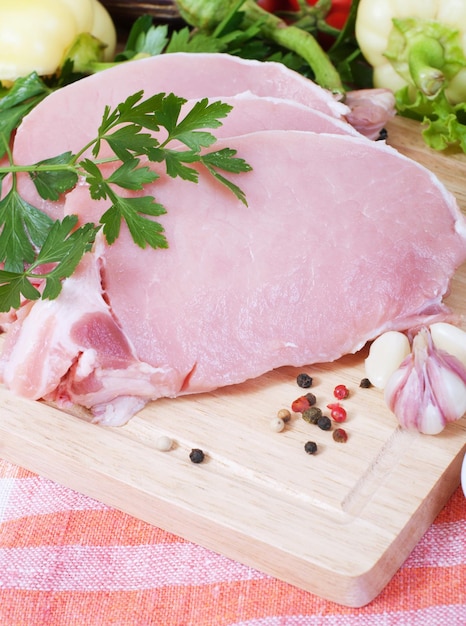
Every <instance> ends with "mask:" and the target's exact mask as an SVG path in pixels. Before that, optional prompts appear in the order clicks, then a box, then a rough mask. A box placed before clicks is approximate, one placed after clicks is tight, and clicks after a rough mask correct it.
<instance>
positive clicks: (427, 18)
mask: <svg viewBox="0 0 466 626" xmlns="http://www.w3.org/2000/svg"><path fill="white" fill-rule="evenodd" d="M356 38H357V41H358V44H359V46H360V48H361V51H362V53H363V55H364V56H365V58H366V59H367V61H368V62H369V63H370V65H371V66H372V67H373V68H374V72H373V80H374V85H375V86H376V87H385V88H388V89H391V90H392V91H394V92H397V91H398V90H399V89H401V88H403V87H404V86H406V85H412V86H413V87H416V88H417V89H419V91H420V92H422V93H423V94H424V95H425V96H426V97H427V98H435V97H436V95H437V94H438V93H439V92H440V91H441V90H444V92H445V95H446V97H447V99H448V101H449V102H451V103H452V104H455V103H458V102H465V101H466V59H465V55H466V0H360V3H359V7H358V13H357V19H356Z"/></svg>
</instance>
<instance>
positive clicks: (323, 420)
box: [317, 415, 332, 430]
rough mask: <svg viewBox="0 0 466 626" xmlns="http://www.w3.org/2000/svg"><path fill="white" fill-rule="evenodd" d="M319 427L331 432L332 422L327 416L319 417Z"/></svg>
mask: <svg viewBox="0 0 466 626" xmlns="http://www.w3.org/2000/svg"><path fill="white" fill-rule="evenodd" d="M317 426H318V427H319V428H320V429H321V430H330V429H331V428H332V421H331V419H330V418H329V417H327V416H326V415H322V417H319V419H318V420H317Z"/></svg>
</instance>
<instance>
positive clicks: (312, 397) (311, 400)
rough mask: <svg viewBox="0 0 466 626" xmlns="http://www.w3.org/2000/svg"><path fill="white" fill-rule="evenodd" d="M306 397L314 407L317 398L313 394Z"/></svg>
mask: <svg viewBox="0 0 466 626" xmlns="http://www.w3.org/2000/svg"><path fill="white" fill-rule="evenodd" d="M304 397H305V398H307V399H308V400H309V404H310V406H312V405H313V404H315V403H316V402H317V398H316V397H315V395H314V394H313V393H307V394H306V395H305V396H304Z"/></svg>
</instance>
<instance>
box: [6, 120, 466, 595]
mask: <svg viewBox="0 0 466 626" xmlns="http://www.w3.org/2000/svg"><path fill="white" fill-rule="evenodd" d="M388 130H389V143H391V144H392V145H395V146H396V147H398V148H399V149H400V150H401V151H402V152H404V153H405V154H407V155H409V156H411V157H412V158H414V159H416V160H418V161H419V162H421V163H423V164H424V165H427V166H428V167H430V168H431V169H432V170H433V171H435V172H436V173H437V175H438V176H439V177H440V179H441V180H443V181H444V182H445V183H446V185H447V186H448V187H449V188H450V189H451V190H452V191H453V192H454V193H455V194H456V195H457V197H458V201H459V203H460V205H461V207H462V209H463V210H466V185H465V182H464V181H465V176H466V158H465V157H464V156H463V155H458V154H455V153H451V154H448V155H444V154H438V153H435V152H433V151H430V150H429V149H428V148H426V147H425V146H424V144H423V142H422V139H421V136H420V128H419V125H418V124H415V123H413V122H409V121H408V120H403V119H395V120H394V121H393V122H392V123H391V124H390V125H389V128H388ZM449 303H450V304H451V306H452V307H453V308H454V309H455V310H456V311H457V312H458V313H466V304H465V303H466V267H463V268H461V269H460V270H459V272H458V273H457V275H456V277H455V279H454V281H453V287H452V292H451V295H450V297H449ZM364 356H365V353H364V351H362V352H361V353H359V354H357V355H353V356H348V357H345V358H343V359H341V360H340V361H338V362H336V363H333V364H326V365H321V366H320V365H319V366H312V367H308V368H300V369H296V368H287V367H285V368H281V369H279V370H276V371H273V372H270V373H268V374H266V375H265V376H262V377H261V378H258V379H255V380H252V381H249V382H247V383H244V384H242V385H237V386H232V387H228V388H225V389H221V390H218V391H216V392H213V393H209V394H200V395H197V396H193V397H184V398H179V399H176V400H159V401H157V402H154V403H152V404H151V405H149V406H148V407H146V408H145V409H144V410H143V411H142V412H141V413H140V414H139V415H137V416H136V417H135V418H133V419H132V420H131V421H130V422H129V424H127V425H126V426H124V427H121V428H105V427H100V426H96V425H93V424H90V423H88V422H87V421H86V420H85V419H82V418H79V417H77V416H76V415H69V414H65V413H63V412H61V411H59V410H57V409H55V408H54V407H51V406H47V405H46V404H44V403H39V402H31V401H28V400H25V399H22V398H17V397H15V396H13V395H12V394H11V393H10V392H8V391H7V390H5V389H4V388H1V387H0V412H1V420H0V456H2V457H3V458H5V459H7V460H9V461H11V462H13V463H16V464H18V465H21V466H24V467H26V468H28V469H30V470H32V471H35V472H37V473H39V474H41V475H43V476H46V477H48V478H50V479H52V480H55V481H57V482H59V483H61V484H64V485H66V486H68V487H71V488H73V489H76V490H78V491H80V492H82V493H85V494H87V495H89V496H92V497H94V498H97V499H99V500H101V501H102V502H105V503H106V504H108V505H111V506H114V507H117V508H119V509H121V510H123V511H125V512H127V513H129V514H131V515H134V516H136V517H138V518H141V519H143V520H145V521H147V522H150V523H152V524H155V525H157V526H160V527H162V528H164V529H166V530H168V531H171V532H173V533H176V534H178V535H180V536H183V537H185V538H187V539H189V540H191V541H194V542H196V543H198V544H200V545H203V546H206V547H207V548H210V549H212V550H215V551H217V552H220V553H222V554H224V555H226V556H228V557H231V558H233V559H236V560H238V561H241V562H243V563H245V564H248V565H251V566H253V567H255V568H257V569H260V570H262V571H264V572H267V573H269V574H271V575H273V576H275V577H277V578H280V579H282V580H285V581H288V582H290V583H292V584H293V585H296V586H298V587H301V588H303V589H306V590H308V591H310V592H312V593H315V594H318V595H320V596H322V597H324V598H327V599H330V600H333V601H335V602H338V603H340V604H343V605H347V606H352V607H359V606H363V605H365V604H367V603H368V602H370V601H371V600H372V599H373V598H374V597H376V596H377V595H378V594H379V593H380V591H381V590H382V589H383V587H384V586H385V585H386V584H387V583H388V581H389V580H390V579H391V577H392V576H393V575H394V573H395V572H396V570H397V569H398V568H399V567H400V565H401V564H402V563H403V561H404V560H405V559H406V558H407V556H408V555H409V553H410V552H411V550H412V549H413V548H414V546H415V545H416V543H417V541H418V540H419V539H420V537H421V536H422V534H423V533H424V532H425V530H426V529H427V528H428V527H429V525H430V524H431V523H432V521H433V519H434V517H435V516H436V514H437V513H438V512H439V510H440V509H441V508H442V507H443V506H444V504H445V503H446V501H447V500H448V498H449V497H450V495H451V493H452V492H453V490H454V489H455V488H456V487H457V485H458V484H459V477H460V466H461V462H462V459H463V455H464V451H465V447H466V419H465V418H463V419H462V420H459V421H458V422H456V423H454V424H451V425H449V426H448V427H447V428H446V429H445V430H444V432H443V433H441V434H440V435H437V436H435V437H429V436H423V435H419V434H417V433H411V432H406V431H402V430H400V429H399V428H398V427H397V424H396V421H395V418H394V417H393V415H392V414H391V413H390V412H389V411H388V409H387V407H386V405H385V403H384V401H383V397H382V393H381V392H380V391H379V390H377V389H374V388H371V389H363V388H360V387H359V383H360V380H361V378H363V377H364ZM301 371H307V372H308V373H309V374H311V375H312V376H313V378H314V383H313V388H312V390H313V392H314V393H315V395H316V396H317V400H318V404H319V406H321V407H325V405H326V404H327V403H328V402H330V401H332V390H333V388H334V386H335V385H336V384H340V383H344V384H346V385H347V386H348V388H349V389H350V396H349V397H348V398H347V399H346V400H345V401H344V402H345V407H346V408H347V411H348V420H347V422H346V423H345V428H346V430H347V432H348V434H349V439H348V441H347V443H345V444H342V443H336V442H335V441H334V440H333V438H332V434H331V433H330V432H324V431H321V430H319V429H318V428H317V427H315V426H312V425H310V424H307V423H306V422H304V421H303V420H302V419H300V418H298V417H297V416H293V418H292V420H291V422H290V423H289V424H288V425H287V427H286V429H285V430H284V431H283V432H281V433H275V432H272V430H271V429H270V421H271V419H272V418H273V417H274V416H275V415H276V413H277V411H278V409H280V408H283V407H289V406H290V404H291V402H292V400H294V399H295V398H296V397H297V396H298V395H301V392H302V390H300V388H299V387H298V386H297V384H296V376H297V374H298V373H300V372H301ZM161 435H168V436H169V437H171V438H173V440H174V442H175V444H174V446H173V448H172V449H171V450H170V451H168V452H161V451H159V450H158V449H157V440H158V438H159V437H160V436H161ZM308 440H314V441H316V442H317V444H318V446H319V451H318V453H317V454H316V455H313V456H310V455H308V454H306V453H305V452H304V444H305V442H306V441H308ZM192 448H201V449H203V450H204V452H205V454H206V459H205V461H204V462H203V463H201V464H199V465H195V464H193V463H191V462H190V460H189V452H190V450H191V449H192Z"/></svg>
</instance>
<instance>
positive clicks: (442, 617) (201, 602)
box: [0, 461, 466, 626]
mask: <svg viewBox="0 0 466 626" xmlns="http://www.w3.org/2000/svg"><path fill="white" fill-rule="evenodd" d="M465 531H466V501H465V499H464V496H463V494H462V492H461V491H460V489H458V490H457V491H456V493H455V494H454V496H453V497H452V498H451V500H450V502H449V503H448V505H447V506H446V507H445V509H444V510H443V511H442V512H441V513H440V515H439V516H438V517H437V519H436V520H435V522H434V524H433V525H432V527H431V528H430V529H429V530H428V531H427V533H426V534H425V535H424V537H423V538H422V540H421V541H420V543H419V544H418V546H417V547H416V548H415V550H414V551H413V553H412V554H411V555H410V557H409V558H408V559H407V561H406V562H405V564H404V565H403V567H402V568H401V569H400V571H399V572H398V573H397V574H396V575H395V577H394V578H393V580H392V581H391V582H390V584H389V585H388V586H387V587H386V589H385V590H384V591H383V592H382V593H381V594H380V596H379V597H378V598H376V599H375V600H374V601H373V602H372V603H370V604H369V605H368V606H366V607H363V608H361V609H350V608H347V607H343V606H340V605H337V604H334V603H332V602H328V601H325V600H322V599H321V598H318V597H316V596H313V595H312V594H309V593H306V592H304V591H302V590H300V589H297V588H295V587H292V586H290V585H288V584H286V583H283V582H281V581H279V580H276V579H274V578H271V577H270V576H267V575H265V574H263V573H262V572H259V571H257V570H255V569H253V568H250V567H246V566H244V565H242V564H240V563H237V562H235V561H232V560H230V559H227V558H225V557H223V556H220V555H218V554H214V553H213V552H210V551H209V550H206V549H205V548H202V547H200V546H197V545H195V544H192V543H189V542H187V541H184V540H183V539H180V538H179V537H175V536H174V535H171V534H170V533H167V532H164V531H163V530H161V529H158V528H155V527H153V526H150V525H148V524H145V523H143V522H141V521H139V520H137V519H135V518H133V517H130V516H128V515H125V514H123V513H121V512H119V511H116V510H114V509H111V508H109V507H107V506H105V505H103V504H101V503H99V502H97V501H96V500H93V499H91V498H88V497H86V496H83V495H81V494H79V493H76V492H74V491H72V490H69V489H66V488H64V487H61V486H60V485H57V484H55V483H53V482H51V481H49V480H46V479H44V478H41V477H39V476H37V475H35V474H32V473H30V472H28V471H26V470H24V469H22V468H19V467H16V466H14V465H11V464H9V463H7V462H5V461H0V626H29V625H31V626H42V625H43V626H59V625H63V626H74V625H76V626H77V625H78V624H79V626H86V625H96V626H97V625H99V626H100V625H105V626H106V625H107V624H118V625H121V626H127V625H135V626H136V625H138V626H139V625H140V626H145V625H152V624H154V625H157V626H159V625H160V626H321V625H322V626H372V625H374V626H376V625H377V626H398V625H400V624H401V625H405V624H406V625H412V626H426V625H427V626H430V625H432V626H460V625H461V626H464V625H465V624H466V585H465V583H466V533H465Z"/></svg>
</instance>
